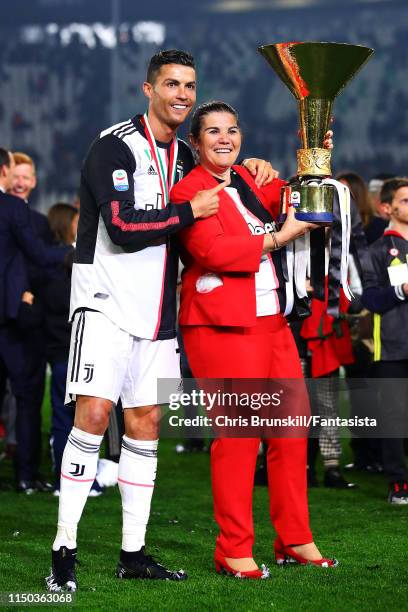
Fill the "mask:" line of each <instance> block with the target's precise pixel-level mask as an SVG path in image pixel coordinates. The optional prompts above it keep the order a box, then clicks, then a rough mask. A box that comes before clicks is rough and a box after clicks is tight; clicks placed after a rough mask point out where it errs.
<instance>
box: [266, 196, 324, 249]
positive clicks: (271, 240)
mask: <svg viewBox="0 0 408 612" xmlns="http://www.w3.org/2000/svg"><path fill="white" fill-rule="evenodd" d="M317 227H319V225H317V224H316V223H308V222H307V221H298V220H297V219H296V217H295V210H294V208H293V206H290V208H289V209H288V214H287V217H286V221H285V223H284V224H283V225H282V228H281V230H280V231H279V232H275V235H274V236H273V235H272V234H265V236H264V246H263V251H262V252H263V253H269V252H270V251H275V250H276V249H277V248H280V247H283V246H285V245H287V244H288V243H289V242H292V240H296V238H300V236H304V234H307V233H308V232H310V231H311V230H313V229H316V228H317Z"/></svg>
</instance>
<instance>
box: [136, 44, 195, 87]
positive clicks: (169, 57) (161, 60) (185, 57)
mask: <svg viewBox="0 0 408 612" xmlns="http://www.w3.org/2000/svg"><path fill="white" fill-rule="evenodd" d="M166 64H179V65H180V66H187V67H189V68H195V63H194V57H193V56H192V55H191V54H190V53H187V51H180V50H179V49H168V50H167V51H160V53H156V55H153V57H152V58H151V59H150V62H149V65H148V67H147V76H146V81H147V82H148V83H151V84H152V85H153V84H154V82H155V80H156V76H157V73H158V72H159V70H160V68H161V67H162V66H165V65H166Z"/></svg>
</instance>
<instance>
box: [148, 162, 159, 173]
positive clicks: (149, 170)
mask: <svg viewBox="0 0 408 612" xmlns="http://www.w3.org/2000/svg"><path fill="white" fill-rule="evenodd" d="M147 174H150V175H152V174H155V175H156V176H157V172H156V170H155V168H154V166H153V164H152V165H151V166H150V167H149V169H148V171H147Z"/></svg>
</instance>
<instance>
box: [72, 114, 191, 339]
mask: <svg viewBox="0 0 408 612" xmlns="http://www.w3.org/2000/svg"><path fill="white" fill-rule="evenodd" d="M169 147H170V143H169V144H166V143H159V142H157V149H158V154H159V155H160V157H161V161H162V164H163V167H164V168H165V169H167V166H168V162H167V158H168V149H169ZM192 165H193V160H192V155H191V152H190V150H189V148H188V147H187V145H186V144H185V143H183V142H182V141H180V142H179V147H178V156H177V166H176V179H175V180H179V179H180V178H182V176H183V174H184V173H187V172H188V171H189V170H190V169H191V167H192ZM80 200H81V209H80V219H79V226H78V238H77V250H76V256H75V263H74V266H73V272H72V289H71V308H70V318H72V316H73V314H74V313H75V311H77V310H78V309H81V308H88V309H91V310H97V311H99V312H102V313H104V314H105V315H106V316H107V317H108V318H109V319H111V320H112V321H113V322H114V323H116V324H117V325H118V326H119V327H120V328H122V329H124V330H125V331H127V332H128V333H130V334H132V335H134V336H137V337H139V338H147V339H151V340H155V339H166V338H171V337H174V335H175V299H176V298H175V294H176V291H175V288H176V278H177V253H176V252H175V249H174V245H173V240H172V239H171V238H170V237H171V235H172V234H174V233H175V232H176V231H178V230H179V229H181V228H183V227H185V226H187V225H190V224H191V223H193V222H194V218H193V214H192V210H191V206H190V204H189V203H185V204H181V205H177V206H176V205H173V204H168V205H167V206H165V207H164V208H163V201H162V192H161V186H160V180H159V176H158V172H157V168H156V166H155V163H154V161H153V160H152V156H151V153H150V147H149V143H148V141H147V139H146V137H145V135H144V128H143V125H142V124H141V122H140V118H138V117H136V118H134V119H132V120H129V121H126V122H124V123H120V124H117V125H115V126H113V127H111V128H109V129H107V130H105V131H103V132H102V133H101V134H100V137H99V138H98V139H97V140H95V141H94V143H93V144H92V146H91V148H90V151H89V153H88V155H87V158H86V160H85V162H84V165H83V168H82V174H81V191H80Z"/></svg>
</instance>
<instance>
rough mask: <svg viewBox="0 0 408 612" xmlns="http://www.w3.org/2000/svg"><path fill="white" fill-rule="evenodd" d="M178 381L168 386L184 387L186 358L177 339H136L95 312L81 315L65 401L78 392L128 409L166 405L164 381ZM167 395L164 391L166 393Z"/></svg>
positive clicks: (75, 330) (77, 316) (75, 325)
mask: <svg viewBox="0 0 408 612" xmlns="http://www.w3.org/2000/svg"><path fill="white" fill-rule="evenodd" d="M159 378H160V379H162V378H163V379H164V378H165V379H172V380H173V381H174V383H173V382H172V383H170V384H169V385H166V389H167V388H169V392H173V390H174V389H171V390H170V387H175V389H177V388H178V385H179V380H180V356H179V354H178V346H177V340H176V338H173V339H171V340H156V341H154V342H153V341H152V340H146V339H144V338H136V337H135V336H132V335H131V334H129V333H128V332H126V331H124V330H123V329H121V328H120V327H118V326H117V325H116V324H115V323H113V322H112V321H111V320H110V319H108V318H107V317H106V316H105V315H104V314H102V313H100V312H95V311H93V310H81V311H78V312H76V313H75V316H74V320H73V323H72V332H71V346H70V349H69V362H68V374H67V387H66V397H65V402H66V403H69V402H71V401H72V400H75V399H76V396H77V395H88V396H92V397H101V398H103V399H108V400H111V401H112V402H114V403H115V404H116V403H117V401H118V399H119V397H120V399H121V400H122V406H123V408H136V407H138V406H151V405H155V404H158V403H165V402H166V400H165V399H163V397H160V398H159V397H158V379H159ZM161 395H162V394H161Z"/></svg>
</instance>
